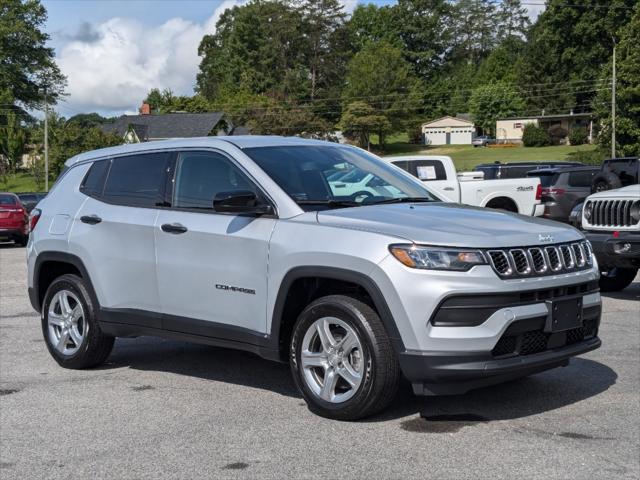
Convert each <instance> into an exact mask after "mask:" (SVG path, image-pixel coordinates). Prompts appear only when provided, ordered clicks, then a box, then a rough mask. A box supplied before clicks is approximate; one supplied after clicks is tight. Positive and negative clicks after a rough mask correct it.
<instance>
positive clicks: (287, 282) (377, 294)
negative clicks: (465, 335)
mask: <svg viewBox="0 0 640 480" xmlns="http://www.w3.org/2000/svg"><path fill="white" fill-rule="evenodd" d="M300 278H325V279H328V280H339V281H343V282H350V283H353V284H356V285H358V286H359V287H361V288H363V289H364V290H365V291H366V292H367V293H368V294H369V297H371V300H372V301H373V306H374V307H375V309H376V311H377V312H378V315H379V316H380V319H381V320H382V323H383V325H384V327H385V330H386V332H387V335H388V336H389V339H390V340H391V344H392V345H393V348H394V350H395V351H396V353H400V352H404V351H405V347H404V343H403V342H402V337H401V336H400V332H399V331H398V327H397V325H396V323H395V320H394V318H393V315H392V313H391V309H390V308H389V305H388V304H387V301H386V299H385V297H384V294H383V293H382V290H381V289H380V287H378V285H377V283H376V282H375V281H374V280H373V279H372V278H371V277H369V276H368V275H366V274H364V273H360V272H356V271H354V270H348V269H344V268H338V267H326V266H299V267H293V268H292V269H291V270H289V271H288V272H287V273H286V274H285V276H284V277H283V279H282V281H281V282H280V287H279V289H278V294H277V296H276V301H275V305H274V307H273V314H272V316H271V333H270V334H269V337H270V338H271V339H272V342H276V345H275V347H276V348H278V349H280V347H281V346H280V345H279V342H280V333H281V326H282V323H283V315H284V308H285V305H286V301H287V295H288V293H289V290H290V289H291V286H292V285H293V283H294V282H295V281H296V280H298V279H300Z"/></svg>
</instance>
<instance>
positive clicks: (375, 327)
mask: <svg viewBox="0 0 640 480" xmlns="http://www.w3.org/2000/svg"><path fill="white" fill-rule="evenodd" d="M289 359H290V365H291V372H292V374H293V378H294V380H295V382H296V385H297V386H298V388H299V389H300V391H301V392H302V395H303V396H304V398H305V400H306V402H307V404H308V405H309V409H310V410H311V411H312V412H314V413H316V414H318V415H321V416H323V417H328V418H333V419H337V420H357V419H359V418H363V417H366V416H369V415H373V414H374V413H377V412H379V411H380V410H382V409H384V408H385V407H386V406H387V405H388V404H389V403H390V402H391V401H392V400H393V398H394V396H395V394H396V391H397V389H398V381H399V377H400V374H399V366H398V360H397V358H396V356H395V353H394V351H393V347H392V345H391V342H390V340H389V337H388V336H387V334H386V331H385V329H384V326H383V324H382V321H381V320H380V317H379V316H378V314H377V313H376V312H375V311H374V310H373V309H372V308H371V307H370V306H369V305H367V304H366V303H364V302H362V301H360V300H357V299H355V298H352V297H347V296H343V295H331V296H327V297H322V298H319V299H317V300H315V301H314V302H312V303H311V304H309V305H308V306H307V307H306V308H305V309H304V311H303V312H302V313H301V314H300V316H299V317H298V321H297V322H296V325H295V327H294V331H293V335H292V338H291V346H290V353H289Z"/></svg>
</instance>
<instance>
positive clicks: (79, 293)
mask: <svg viewBox="0 0 640 480" xmlns="http://www.w3.org/2000/svg"><path fill="white" fill-rule="evenodd" d="M96 313H97V311H96V305H94V303H93V302H92V300H91V295H90V294H89V289H88V288H87V286H86V285H85V282H84V280H83V279H82V278H80V277H78V276H77V275H70V274H67V275H62V276H60V277H58V278H56V279H55V280H54V281H53V283H51V285H50V286H49V288H48V289H47V292H46V293H45V296H44V300H43V304H42V334H43V335H44V340H45V343H46V344H47V348H48V349H49V353H50V354H51V356H52V357H53V358H54V359H55V361H56V362H58V364H59V365H60V366H61V367H64V368H73V369H83V368H91V367H95V366H97V365H100V364H102V363H104V361H105V360H106V359H107V357H109V354H110V353H111V350H112V349H113V343H114V341H115V338H114V337H112V336H109V335H105V334H104V333H102V330H100V326H99V324H98V321H97V316H96Z"/></svg>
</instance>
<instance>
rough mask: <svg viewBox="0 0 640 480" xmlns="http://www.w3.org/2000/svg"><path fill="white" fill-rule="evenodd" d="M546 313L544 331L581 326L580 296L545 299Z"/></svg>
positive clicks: (550, 331)
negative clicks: (565, 298) (566, 298)
mask: <svg viewBox="0 0 640 480" xmlns="http://www.w3.org/2000/svg"><path fill="white" fill-rule="evenodd" d="M546 303H547V307H548V311H549V313H548V315H547V322H546V325H545V329H544V331H545V332H547V333H555V332H564V331H565V330H571V329H573V328H578V327H581V326H582V298H571V299H568V300H547V302H546Z"/></svg>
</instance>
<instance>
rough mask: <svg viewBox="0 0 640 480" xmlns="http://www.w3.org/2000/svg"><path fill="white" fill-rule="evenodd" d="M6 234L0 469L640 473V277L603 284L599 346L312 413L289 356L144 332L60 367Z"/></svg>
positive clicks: (304, 474) (43, 472)
mask: <svg viewBox="0 0 640 480" xmlns="http://www.w3.org/2000/svg"><path fill="white" fill-rule="evenodd" d="M24 256H25V252H24V249H21V248H15V247H12V246H0V478H2V479H9V478H16V479H25V478H29V479H32V478H70V477H76V478H110V479H114V478H115V479H120V478H122V479H134V478H135V479H137V478H159V477H162V478H214V477H221V478H330V479H333V478H338V477H340V478H355V477H357V478H360V477H370V478H451V479H454V478H455V479H459V478H491V479H495V478H545V479H548V478H585V479H586V478H590V479H592V478H607V479H609V478H634V479H637V478H639V477H640V428H639V426H640V393H639V392H640V389H639V387H640V349H639V345H640V277H639V278H637V279H636V282H635V283H634V284H633V285H632V286H631V287H629V288H627V289H626V290H625V291H624V292H623V293H619V294H615V295H607V296H606V297H604V299H603V301H604V314H603V324H602V327H601V334H600V336H601V338H602V340H603V347H602V348H601V349H599V350H596V351H594V352H591V353H589V354H587V355H585V356H583V357H580V358H577V359H574V360H573V361H572V362H571V364H570V365H569V366H568V367H566V368H561V369H556V370H553V371H549V372H545V373H542V374H539V375H535V376H533V377H529V378H525V379H521V380H518V381H515V382H511V383H508V384H504V385H500V386H497V387H490V388H486V389H482V390H478V391H475V392H472V393H469V394H467V395H463V396H455V397H440V398H416V397H413V395H412V394H411V393H410V388H409V387H408V386H404V387H403V389H402V390H401V392H400V394H399V395H398V398H397V399H396V401H395V403H394V404H393V406H392V408H390V409H389V410H388V411H387V412H385V413H384V414H383V415H381V416H377V417H374V418H371V419H369V420H367V421H364V422H359V423H342V422H335V421H329V420H325V419H322V418H320V417H317V416H315V415H313V414H312V413H310V412H309V411H308V410H307V408H306V406H305V403H304V402H303V400H302V399H301V397H300V396H299V395H298V393H297V392H296V390H295V387H294V385H293V382H292V380H291V378H290V375H289V371H288V368H287V366H285V365H279V364H275V363H270V362H267V361H263V360H261V359H259V358H258V357H255V356H253V355H250V354H247V353H242V352H235V351H231V350H225V349H219V348H213V347H205V346H198V345H191V344H186V343H180V342H174V341H165V340H159V339H154V338H150V337H141V338H137V339H121V340H118V341H117V342H116V346H115V348H114V351H113V353H112V355H111V357H110V358H109V361H108V363H107V364H106V365H105V366H104V367H102V368H99V369H93V370H86V371H73V370H64V369H62V368H60V367H58V365H57V364H56V363H55V362H54V361H53V360H52V358H51V357H50V356H49V354H48V353H47V351H46V347H45V344H44V342H43V340H42V333H41V329H40V319H39V316H38V315H37V314H36V313H35V312H34V311H33V310H32V308H31V306H30V304H29V301H28V299H27V292H26V267H25V259H24Z"/></svg>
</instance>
